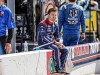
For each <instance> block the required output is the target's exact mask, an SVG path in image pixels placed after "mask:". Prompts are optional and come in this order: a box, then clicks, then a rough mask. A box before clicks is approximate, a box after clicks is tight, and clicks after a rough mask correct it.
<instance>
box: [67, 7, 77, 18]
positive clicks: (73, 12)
mask: <svg viewBox="0 0 100 75" xmlns="http://www.w3.org/2000/svg"><path fill="white" fill-rule="evenodd" d="M69 15H70V16H71V17H76V16H78V10H76V9H74V8H71V9H69Z"/></svg>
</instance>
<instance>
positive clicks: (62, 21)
mask: <svg viewBox="0 0 100 75" xmlns="http://www.w3.org/2000/svg"><path fill="white" fill-rule="evenodd" d="M64 9H65V7H64V6H63V7H62V8H61V10H60V12H59V16H58V25H59V32H61V29H62V26H63V24H64V12H65V10H64Z"/></svg>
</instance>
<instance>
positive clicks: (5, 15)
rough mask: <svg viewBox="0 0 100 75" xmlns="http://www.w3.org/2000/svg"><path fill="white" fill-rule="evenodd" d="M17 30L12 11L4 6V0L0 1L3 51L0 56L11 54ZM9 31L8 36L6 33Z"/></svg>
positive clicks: (0, 34) (0, 30)
mask: <svg viewBox="0 0 100 75" xmlns="http://www.w3.org/2000/svg"><path fill="white" fill-rule="evenodd" d="M14 28H15V24H14V19H13V18H12V13H11V10H10V9H9V8H8V7H6V6H5V5H4V0H0V44H1V47H2V49H1V50H3V51H0V52H2V53H0V54H6V53H11V51H12V47H11V39H12V36H13V31H14ZM7 30H8V36H6V34H7V33H6V31H7Z"/></svg>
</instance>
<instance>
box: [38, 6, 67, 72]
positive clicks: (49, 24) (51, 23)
mask: <svg viewBox="0 0 100 75" xmlns="http://www.w3.org/2000/svg"><path fill="white" fill-rule="evenodd" d="M55 20H56V10H55V9H54V8H50V9H49V10H48V18H46V19H45V20H43V21H42V22H40V24H39V26H38V44H39V45H43V44H46V43H50V42H53V41H55V42H54V43H53V44H49V45H47V46H45V47H43V48H45V49H49V48H50V49H52V50H53V57H54V60H55V62H56V65H55V68H56V72H57V73H65V71H64V67H65V62H66V59H67V54H68V51H67V49H65V47H64V45H63V44H61V43H59V42H58V41H59V31H58V25H57V24H56V23H55ZM60 53H61V55H60Z"/></svg>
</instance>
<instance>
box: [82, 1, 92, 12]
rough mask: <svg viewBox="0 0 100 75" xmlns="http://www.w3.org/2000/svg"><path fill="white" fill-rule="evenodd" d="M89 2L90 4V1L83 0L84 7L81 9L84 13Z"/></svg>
mask: <svg viewBox="0 0 100 75" xmlns="http://www.w3.org/2000/svg"><path fill="white" fill-rule="evenodd" d="M89 2H90V0H85V5H84V7H83V10H84V11H85V10H86V9H87V8H88V6H89Z"/></svg>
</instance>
